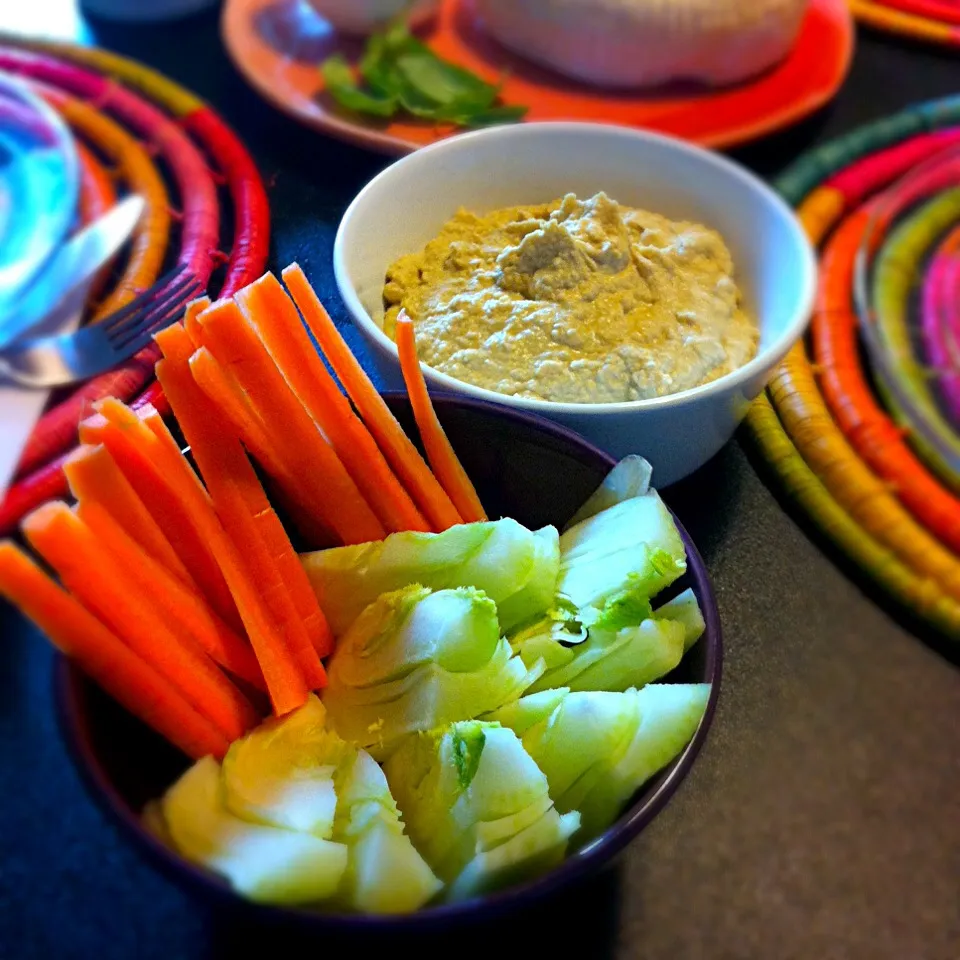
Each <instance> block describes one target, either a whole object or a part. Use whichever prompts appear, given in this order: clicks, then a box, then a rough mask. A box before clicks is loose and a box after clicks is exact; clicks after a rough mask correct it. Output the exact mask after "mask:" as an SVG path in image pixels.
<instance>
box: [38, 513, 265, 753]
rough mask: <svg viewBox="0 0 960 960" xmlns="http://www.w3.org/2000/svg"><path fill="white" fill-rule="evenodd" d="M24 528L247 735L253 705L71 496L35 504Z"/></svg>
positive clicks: (91, 603) (179, 682)
mask: <svg viewBox="0 0 960 960" xmlns="http://www.w3.org/2000/svg"><path fill="white" fill-rule="evenodd" d="M23 532H24V535H25V536H26V537H27V539H28V540H29V542H30V545H31V546H32V547H33V548H34V549H35V550H36V551H37V553H39V554H40V555H41V556H42V557H43V559H44V560H46V561H47V563H49V564H50V566H51V567H53V568H54V570H56V571H57V574H58V575H59V577H60V580H61V581H62V583H63V584H64V586H65V587H67V589H68V590H70V592H71V593H72V594H73V595H74V596H75V597H77V599H78V600H79V601H80V602H81V603H82V604H83V605H84V606H85V607H87V609H88V610H90V611H91V613H93V614H94V615H95V616H97V617H99V618H100V619H101V620H102V621H103V623H104V624H105V625H106V626H107V627H108V628H109V629H111V630H112V631H114V632H115V633H116V634H117V635H118V636H119V637H120V638H121V639H122V640H123V641H124V642H125V643H127V644H128V645H129V646H130V648H131V649H132V650H133V651H134V652H135V653H137V654H138V655H139V656H140V657H142V658H143V659H144V660H145V661H146V662H147V663H149V664H150V665H151V666H153V667H154V668H155V669H156V670H157V671H158V672H160V673H161V674H162V675H163V676H164V677H166V679H167V680H168V681H169V682H170V683H171V684H174V685H175V686H176V687H177V689H178V690H180V692H181V693H182V694H183V695H184V696H185V697H186V698H187V699H188V700H189V702H190V703H191V705H192V706H194V707H195V708H196V709H197V711H198V712H199V713H201V714H203V715H204V716H205V717H207V718H208V719H209V720H211V721H212V722H213V723H214V724H215V725H216V726H217V728H218V729H219V730H221V731H222V732H223V733H224V734H225V735H226V736H227V738H228V739H230V740H233V739H235V738H236V737H240V736H243V734H244V732H245V731H247V730H249V729H250V728H251V727H252V726H254V725H255V724H256V723H257V722H258V720H259V718H258V717H257V714H256V712H255V711H254V709H253V707H252V706H251V705H250V703H249V702H248V701H247V699H246V698H245V697H244V696H243V694H242V693H241V692H240V691H239V690H238V689H237V688H236V687H235V686H234V685H233V684H232V683H231V682H230V680H229V679H228V678H227V677H226V676H225V675H224V674H223V673H222V672H221V671H220V670H219V669H218V668H217V666H216V665H215V664H214V663H213V661H212V660H210V659H209V657H207V655H206V654H205V653H203V652H202V651H201V650H200V649H199V648H198V647H196V646H195V645H194V644H193V643H189V642H185V641H184V638H183V637H182V636H180V635H178V633H177V632H176V631H174V630H173V629H172V628H171V626H170V625H169V623H168V622H167V621H166V620H164V618H163V617H162V616H160V615H159V614H158V613H157V611H156V609H155V608H154V607H153V606H152V605H151V604H150V603H149V602H148V601H147V600H146V599H145V598H144V597H142V596H140V595H139V594H135V593H134V592H133V591H131V590H129V589H128V588H127V585H126V579H125V577H124V571H123V568H122V567H121V566H120V565H119V564H118V563H117V562H116V561H115V560H114V558H113V557H112V556H111V555H110V554H109V553H108V551H107V550H106V548H105V547H104V546H103V545H102V544H101V543H100V542H99V541H98V540H97V538H96V537H95V536H94V535H93V533H92V532H91V531H90V529H89V527H87V526H86V525H85V524H84V523H83V522H82V521H81V520H80V518H79V517H77V516H76V514H74V513H73V512H72V511H71V510H70V508H69V507H68V506H67V505H66V504H65V503H61V502H58V501H54V502H52V503H49V504H46V505H44V506H43V507H40V508H39V509H37V510H35V511H34V512H33V513H32V514H30V515H28V516H27V517H25V518H24V520H23Z"/></svg>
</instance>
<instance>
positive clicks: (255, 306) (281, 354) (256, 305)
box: [235, 273, 431, 532]
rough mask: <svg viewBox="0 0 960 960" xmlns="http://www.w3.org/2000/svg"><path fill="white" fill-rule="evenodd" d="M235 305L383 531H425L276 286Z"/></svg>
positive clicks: (267, 282) (253, 288)
mask: <svg viewBox="0 0 960 960" xmlns="http://www.w3.org/2000/svg"><path fill="white" fill-rule="evenodd" d="M235 299H236V301H237V303H238V304H240V308H241V309H242V310H243V311H244V313H246V315H247V317H248V318H249V319H250V320H251V321H252V322H253V324H254V325H255V326H256V328H257V331H258V332H259V334H260V339H261V340H262V341H263V342H264V345H265V346H266V348H267V350H269V351H270V355H271V356H272V357H273V359H274V362H275V363H276V364H277V366H278V367H279V368H280V370H281V372H282V373H283V375H284V376H285V377H286V379H287V383H289V384H290V388H291V389H292V390H293V392H294V393H295V394H296V395H297V398H298V399H299V400H300V402H301V403H302V404H303V405H304V407H306V409H307V412H308V413H309V414H310V416H311V417H313V419H314V421H315V422H316V423H317V424H318V425H319V427H320V429H321V430H322V431H323V433H324V435H325V436H326V438H327V439H328V440H329V441H330V445H331V446H332V447H333V449H334V450H335V451H336V453H337V456H338V457H340V459H341V460H342V461H343V465H344V466H345V467H346V468H347V473H349V474H350V476H351V477H353V479H354V481H355V482H356V484H357V486H358V487H359V488H360V492H361V493H362V494H363V495H364V497H366V500H367V503H369V504H370V506H371V507H372V509H373V512H374V513H375V514H376V515H377V518H378V519H379V520H380V522H381V523H382V524H383V525H384V527H385V528H386V529H387V530H388V531H391V532H399V531H403V530H420V531H429V530H430V529H431V528H430V527H429V525H428V524H427V522H426V520H424V518H423V515H422V514H421V513H420V511H419V510H418V509H417V508H416V506H415V504H414V502H413V500H411V499H410V495H409V494H408V493H407V491H406V490H404V489H403V487H402V486H401V485H400V482H399V481H398V480H397V478H396V476H395V475H394V472H393V471H392V470H391V469H390V464H388V463H387V461H386V460H385V459H384V456H383V454H382V453H381V452H380V448H379V447H378V446H377V443H376V441H375V440H374V439H373V437H372V436H371V435H370V431H369V430H367V428H366V427H365V426H364V425H363V423H362V422H361V420H360V418H359V417H357V415H356V414H355V413H354V412H353V409H352V408H351V406H350V401H349V400H347V398H346V397H345V396H344V395H343V394H342V393H341V392H340V388H339V387H338V386H337V384H336V383H335V382H334V379H333V377H332V376H330V374H329V373H328V371H327V368H326V366H325V365H324V362H323V360H321V358H320V355H319V354H318V353H317V351H316V349H315V348H314V346H313V344H312V343H311V342H310V337H309V336H307V331H306V328H305V327H304V325H303V323H301V321H300V315H299V314H298V313H297V308H296V307H295V306H294V305H293V302H292V301H291V300H290V297H289V296H288V295H287V292H286V291H285V290H284V289H283V287H282V286H281V285H280V281H279V280H277V278H276V277H275V276H274V275H273V274H272V273H266V274H264V275H263V276H262V277H261V278H260V279H259V280H257V281H256V282H255V283H252V284H250V285H249V286H247V287H244V288H243V290H240V291H239V292H238V293H237V295H236V297H235Z"/></svg>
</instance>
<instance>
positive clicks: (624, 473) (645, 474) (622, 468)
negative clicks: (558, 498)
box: [564, 454, 653, 530]
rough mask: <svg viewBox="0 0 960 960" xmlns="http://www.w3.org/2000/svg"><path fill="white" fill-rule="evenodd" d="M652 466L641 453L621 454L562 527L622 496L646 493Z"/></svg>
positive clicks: (601, 511) (578, 521)
mask: <svg viewBox="0 0 960 960" xmlns="http://www.w3.org/2000/svg"><path fill="white" fill-rule="evenodd" d="M652 476H653V468H652V467H651V466H650V464H649V463H648V462H647V461H646V460H644V459H643V457H640V456H637V454H632V455H631V456H629V457H624V458H623V459H622V460H621V461H620V462H619V463H618V464H617V465H616V466H615V467H614V468H613V469H612V470H611V471H610V472H609V473H608V474H607V476H606V477H605V478H604V481H603V483H601V484H600V486H599V487H598V488H597V489H596V490H595V491H594V492H593V494H591V496H590V497H588V499H587V500H586V502H585V503H584V504H583V506H582V507H581V508H580V509H579V510H578V511H577V512H576V513H575V514H574V515H573V517H572V518H571V520H570V522H569V523H568V524H567V525H566V527H565V528H564V529H565V530H569V529H570V527H575V526H576V525H577V524H578V523H581V522H582V521H583V520H589V519H590V518H591V517H595V516H596V515H597V514H598V513H603V511H604V510H609V509H610V507H615V506H616V505H617V504H618V503H623V502H624V500H632V499H633V498H634V497H643V496H646V495H647V493H648V492H649V490H650V478H651V477H652Z"/></svg>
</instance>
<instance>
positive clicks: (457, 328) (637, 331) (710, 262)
mask: <svg viewBox="0 0 960 960" xmlns="http://www.w3.org/2000/svg"><path fill="white" fill-rule="evenodd" d="M383 298H384V304H385V306H386V318H385V322H384V329H385V330H386V332H387V334H388V335H389V336H391V337H392V336H394V333H395V329H396V318H397V315H398V314H399V312H400V309H401V308H403V309H405V310H406V311H407V313H408V314H409V315H410V317H411V318H412V319H413V320H414V321H415V323H416V336H417V348H418V351H419V354H420V359H421V360H422V361H423V362H424V363H426V364H427V365H428V366H430V367H433V368H434V369H435V370H439V371H441V372H443V373H446V374H449V375H450V376H451V377H455V378H457V379H458V380H464V381H466V382H467V383H472V384H475V385H476V386H478V387H484V388H486V389H488V390H494V391H496V392H498V393H504V394H508V395H510V396H517V397H533V398H536V399H540V400H553V401H560V402H567V403H615V402H618V401H626V400H643V399H647V398H649V397H658V396H663V395H664V394H670V393H678V392H679V391H681V390H687V389H689V388H691V387H695V386H698V385H699V384H702V383H707V382H709V381H710V380H715V379H716V378H717V377H722V376H723V375H724V374H726V373H730V372H731V371H732V370H736V369H737V368H738V367H741V366H743V364H745V363H747V361H749V360H750V359H752V358H753V357H754V356H755V355H756V352H757V343H758V339H759V335H758V331H757V328H756V325H755V324H754V323H753V321H752V320H751V318H750V317H749V316H747V314H746V313H745V312H744V311H743V309H742V308H741V305H740V300H741V297H740V291H739V290H738V289H737V285H736V283H735V282H734V279H733V262H732V260H731V257H730V251H729V250H728V249H727V247H726V245H725V244H724V242H723V239H722V238H721V237H720V235H719V234H718V233H716V232H715V231H714V230H710V229H708V228H707V227H704V226H702V225H700V224H697V223H685V222H674V221H671V220H668V219H667V218H666V217H662V216H660V215H658V214H656V213H649V212H647V211H646V210H635V209H632V208H630V207H622V206H620V205H619V204H618V203H616V202H615V201H614V200H611V199H610V198H609V197H607V196H606V194H603V193H598V194H597V195H596V196H595V197H592V198H591V199H589V200H578V199H577V197H575V196H574V195H573V194H568V195H567V196H566V197H564V198H563V199H562V200H557V201H555V202H553V203H548V204H543V205H541V206H531V207H513V208H510V209H506V210H496V211H494V212H493V213H488V214H484V215H483V216H480V215H478V214H474V213H470V212H468V211H466V210H461V211H460V212H459V213H457V214H456V216H454V217H453V219H452V220H450V221H449V222H448V223H447V224H446V225H445V226H444V227H443V229H442V230H441V231H440V234H439V235H438V236H437V237H436V238H435V239H434V240H431V241H430V243H428V244H427V246H426V247H425V248H424V249H423V250H422V251H421V252H420V253H415V254H412V255H410V256H406V257H402V258H401V259H400V260H398V261H397V262H396V263H395V264H393V266H391V267H390V269H389V270H388V271H387V278H386V285H385V287H384V290H383Z"/></svg>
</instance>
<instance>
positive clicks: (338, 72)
mask: <svg viewBox="0 0 960 960" xmlns="http://www.w3.org/2000/svg"><path fill="white" fill-rule="evenodd" d="M320 73H321V74H322V75H323V80H324V83H325V84H326V86H327V90H328V91H329V92H330V95H331V96H332V97H333V98H334V100H336V101H337V103H339V104H340V105H341V106H343V107H346V108H347V109H348V110H354V111H355V112H357V113H368V114H373V115H374V116H377V117H392V116H393V115H394V114H395V113H396V112H397V98H396V97H394V96H390V95H388V94H385V93H384V92H382V91H374V92H367V91H364V90H361V89H360V87H359V86H358V85H357V82H356V80H355V79H354V76H353V71H352V70H351V69H350V64H348V63H347V61H346V60H345V59H344V58H343V57H342V56H341V55H340V54H336V55H335V56H332V57H330V58H329V59H328V60H325V61H324V62H323V63H322V64H321V65H320Z"/></svg>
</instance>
